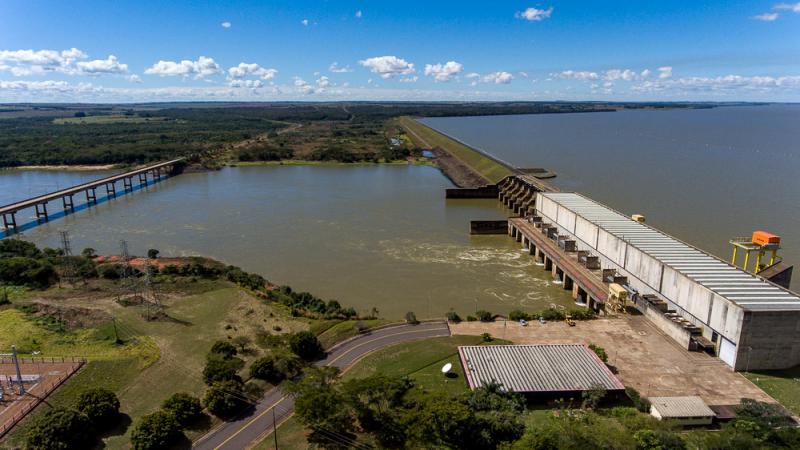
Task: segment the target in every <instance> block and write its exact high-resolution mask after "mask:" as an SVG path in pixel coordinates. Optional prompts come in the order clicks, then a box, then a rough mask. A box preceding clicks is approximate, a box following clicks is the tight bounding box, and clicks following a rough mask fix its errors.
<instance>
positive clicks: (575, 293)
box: [572, 282, 580, 300]
mask: <svg viewBox="0 0 800 450" xmlns="http://www.w3.org/2000/svg"><path fill="white" fill-rule="evenodd" d="M578 289H580V288H579V287H578V283H575V282H573V283H572V299H573V300H578Z"/></svg>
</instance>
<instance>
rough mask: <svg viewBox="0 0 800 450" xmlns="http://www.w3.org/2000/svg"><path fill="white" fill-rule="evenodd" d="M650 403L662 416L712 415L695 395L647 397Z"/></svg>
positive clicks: (704, 403) (712, 412)
mask: <svg viewBox="0 0 800 450" xmlns="http://www.w3.org/2000/svg"><path fill="white" fill-rule="evenodd" d="M648 400H650V405H651V406H652V407H653V408H655V409H656V411H658V414H659V415H660V416H661V417H662V418H665V419H667V418H676V419H678V418H688V417H714V416H715V415H716V414H714V411H712V410H711V408H709V407H708V405H706V402H704V401H703V399H702V398H700V397H697V396H686V397H649V398H648Z"/></svg>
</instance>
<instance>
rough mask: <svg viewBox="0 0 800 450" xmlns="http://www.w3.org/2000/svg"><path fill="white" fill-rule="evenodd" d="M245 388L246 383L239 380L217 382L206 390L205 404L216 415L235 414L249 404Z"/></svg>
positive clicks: (226, 415) (228, 415) (227, 415)
mask: <svg viewBox="0 0 800 450" xmlns="http://www.w3.org/2000/svg"><path fill="white" fill-rule="evenodd" d="M243 390H244V385H243V384H242V382H241V381H239V380H227V381H219V382H216V383H214V384H212V385H211V387H210V388H209V389H208V390H207V391H206V395H205V398H203V404H204V405H205V406H206V408H208V410H209V411H211V413H212V414H214V415H215V416H218V417H223V418H225V417H230V416H233V415H234V414H236V413H238V412H239V411H241V410H242V409H244V407H245V406H247V404H248V402H247V401H246V400H245V398H246V397H245V396H244V392H243Z"/></svg>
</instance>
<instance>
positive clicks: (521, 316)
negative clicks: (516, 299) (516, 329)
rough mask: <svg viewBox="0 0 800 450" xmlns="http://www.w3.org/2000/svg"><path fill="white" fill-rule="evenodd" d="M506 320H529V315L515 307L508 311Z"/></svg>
mask: <svg viewBox="0 0 800 450" xmlns="http://www.w3.org/2000/svg"><path fill="white" fill-rule="evenodd" d="M508 320H513V321H514V322H519V321H520V320H531V316H529V315H528V313H526V312H524V311H520V310H519V309H515V310H513V311H511V312H510V313H508Z"/></svg>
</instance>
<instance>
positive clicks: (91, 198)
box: [86, 188, 97, 205]
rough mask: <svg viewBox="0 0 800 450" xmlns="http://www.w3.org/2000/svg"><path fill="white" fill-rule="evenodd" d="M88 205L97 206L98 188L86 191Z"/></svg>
mask: <svg viewBox="0 0 800 450" xmlns="http://www.w3.org/2000/svg"><path fill="white" fill-rule="evenodd" d="M86 203H88V204H90V205H91V204H92V203H94V204H95V205H96V204H97V188H89V189H86Z"/></svg>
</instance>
